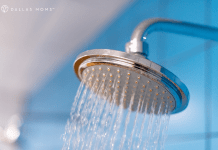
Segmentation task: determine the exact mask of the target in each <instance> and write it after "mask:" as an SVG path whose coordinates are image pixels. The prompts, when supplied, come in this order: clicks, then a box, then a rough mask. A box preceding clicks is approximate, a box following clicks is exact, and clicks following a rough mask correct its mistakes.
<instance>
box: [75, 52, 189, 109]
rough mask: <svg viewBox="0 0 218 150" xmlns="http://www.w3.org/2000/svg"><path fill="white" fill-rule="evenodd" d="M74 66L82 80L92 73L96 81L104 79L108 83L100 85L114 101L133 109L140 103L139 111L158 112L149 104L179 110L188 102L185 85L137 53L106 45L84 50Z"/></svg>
mask: <svg viewBox="0 0 218 150" xmlns="http://www.w3.org/2000/svg"><path fill="white" fill-rule="evenodd" d="M74 70H75V73H76V75H77V77H78V78H79V79H80V80H81V81H82V80H83V79H84V78H85V77H86V76H88V75H89V76H90V75H91V76H92V77H94V76H96V78H95V79H96V80H97V81H103V82H107V83H108V84H107V87H105V86H102V87H101V88H105V89H106V88H107V89H106V90H107V92H108V93H109V94H113V93H115V94H113V96H112V97H111V99H110V100H109V101H112V99H114V100H115V102H116V104H117V105H120V104H121V103H122V105H123V108H129V107H130V108H131V110H132V111H135V110H137V106H138V104H140V105H141V107H140V111H141V112H144V111H145V110H146V111H147V112H148V113H150V112H151V108H155V110H154V113H157V112H158V108H156V107H151V106H154V105H156V106H160V105H166V104H168V105H169V109H168V110H170V113H178V112H180V111H182V110H184V109H185V108H186V107H187V105H188V101H189V92H188V89H187V88H186V86H185V85H184V84H183V83H182V82H181V81H180V80H179V79H178V78H177V77H176V76H175V75H174V74H173V73H171V72H170V71H168V70H167V69H165V68H164V67H162V66H160V65H158V64H156V63H154V62H152V61H150V60H148V59H146V58H145V57H143V56H142V55H139V54H136V53H126V52H121V51H116V50H109V49H95V50H89V51H85V52H83V53H81V54H80V55H79V56H78V57H77V59H76V61H75V62H74ZM83 82H84V81H83ZM133 94H134V98H133V97H132V96H131V95H133ZM121 101H122V102H121ZM139 102H140V103H139ZM162 109H163V108H162ZM159 111H163V110H159Z"/></svg>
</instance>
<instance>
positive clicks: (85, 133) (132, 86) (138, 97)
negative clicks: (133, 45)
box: [62, 66, 172, 150]
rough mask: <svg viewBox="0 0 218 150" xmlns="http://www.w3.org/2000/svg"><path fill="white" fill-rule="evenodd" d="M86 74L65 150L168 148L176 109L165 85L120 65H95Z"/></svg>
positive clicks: (64, 137) (77, 97) (76, 98)
mask: <svg viewBox="0 0 218 150" xmlns="http://www.w3.org/2000/svg"><path fill="white" fill-rule="evenodd" d="M113 70H115V71H113ZM82 76H83V80H82V81H81V84H80V86H79V88H78V91H77V94H76V96H75V99H74V102H73V105H72V109H71V113H70V118H69V120H68V121H67V125H66V127H65V134H64V136H63V140H64V145H63V148H62V150H79V149H80V150H82V149H93V150H99V149H100V150H107V149H110V150H113V149H119V150H122V149H125V150H126V149H129V150H131V149H134V150H137V149H144V150H153V149H154V150H156V149H164V143H165V140H166V132H167V129H168V123H169V118H170V111H171V110H172V108H171V107H172V105H171V103H172V101H170V100H168V99H169V97H170V96H171V95H170V94H169V93H168V92H167V91H165V90H164V88H162V87H159V86H158V84H154V83H152V82H150V80H145V78H142V76H138V74H136V73H133V72H130V71H127V70H125V69H118V68H115V67H114V68H106V69H105V68H103V67H102V66H96V67H92V68H91V67H90V68H88V69H86V70H85V71H83V75H82ZM146 79H147V78H146ZM167 98H168V99H167Z"/></svg>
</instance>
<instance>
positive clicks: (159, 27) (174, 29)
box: [126, 18, 218, 57]
mask: <svg viewBox="0 0 218 150" xmlns="http://www.w3.org/2000/svg"><path fill="white" fill-rule="evenodd" d="M156 31H162V32H170V33H177V34H182V35H188V36H193V37H199V38H203V39H208V40H214V41H218V28H216V27H211V26H206V25H199V24H194V23H188V22H182V21H176V20H170V19H163V18H153V19H148V20H145V21H143V22H142V23H140V24H139V25H138V26H137V27H136V28H135V30H134V31H133V34H132V36H131V40H130V42H128V43H127V44H126V52H127V53H137V54H138V53H139V54H142V55H144V56H145V57H147V56H148V44H147V43H146V42H145V41H144V39H147V37H148V35H149V34H151V33H152V32H156Z"/></svg>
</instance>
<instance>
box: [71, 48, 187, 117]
mask: <svg viewBox="0 0 218 150" xmlns="http://www.w3.org/2000/svg"><path fill="white" fill-rule="evenodd" d="M100 57H102V58H107V59H108V58H114V59H115V58H119V59H122V60H125V61H131V62H134V63H136V64H140V65H142V66H144V67H146V68H149V69H151V70H153V71H155V72H156V73H157V74H159V75H162V76H163V77H165V78H166V80H167V82H172V83H171V85H172V84H174V85H175V86H176V87H177V89H178V91H179V92H180V94H181V97H182V98H176V102H177V104H178V106H176V107H177V109H176V110H175V111H173V112H172V113H178V112H180V111H182V110H184V109H185V108H186V107H187V105H188V102H189V91H188V89H187V87H186V86H185V84H183V83H182V82H181V81H180V80H179V78H178V77H177V76H175V75H174V74H173V73H172V72H170V71H168V70H167V69H165V68H164V67H162V66H160V65H158V64H156V63H154V62H152V61H150V60H148V59H146V58H144V57H143V56H141V55H134V54H131V53H126V52H122V51H117V50H111V49H94V50H88V51H85V52H83V53H81V54H80V55H79V56H78V57H77V58H76V61H75V62H74V70H75V73H76V75H77V77H78V78H79V79H80V80H81V72H79V66H80V65H81V64H82V63H83V62H84V61H85V60H87V59H89V58H100ZM128 67H129V66H128ZM168 88H170V87H168ZM170 90H171V91H174V89H170ZM173 96H174V97H176V96H177V97H178V95H177V93H176V94H173Z"/></svg>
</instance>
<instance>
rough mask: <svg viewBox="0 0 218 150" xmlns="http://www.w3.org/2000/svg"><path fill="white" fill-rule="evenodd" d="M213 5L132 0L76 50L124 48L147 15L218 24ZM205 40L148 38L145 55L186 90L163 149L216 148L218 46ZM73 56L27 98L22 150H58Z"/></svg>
mask: <svg viewBox="0 0 218 150" xmlns="http://www.w3.org/2000/svg"><path fill="white" fill-rule="evenodd" d="M217 6H218V2H216V1H215V0H214V1H212V2H210V1H208V2H207V1H199V0H192V1H190V0H183V1H172V0H159V1H157V0H146V1H145V0H143V1H142V0H141V1H137V2H135V3H134V4H133V5H132V6H131V7H129V8H128V9H126V10H125V12H123V13H122V14H120V16H117V17H116V18H115V19H114V21H113V22H111V24H109V25H108V27H107V28H106V29H105V30H104V31H103V32H102V33H101V34H100V35H96V39H95V40H94V41H93V42H92V43H90V44H88V45H87V44H86V45H85V46H84V47H83V48H81V49H80V50H79V52H82V51H85V50H88V49H98V48H107V49H115V50H121V51H124V46H125V43H126V42H128V41H129V39H130V36H131V33H132V31H133V30H134V28H135V27H136V25H137V24H138V23H140V22H141V21H143V20H144V19H148V18H152V17H166V18H170V19H176V20H181V21H188V22H193V23H199V24H208V25H213V26H218V19H217V18H218V17H217V15H218V12H217V10H218V9H217ZM210 10H211V11H210ZM210 18H211V19H210ZM205 42H206V41H205V40H202V39H197V38H193V37H187V36H181V35H175V34H168V33H167V34H166V33H153V34H151V35H150V36H149V38H148V43H149V47H150V48H149V49H150V55H149V59H150V60H152V61H154V62H156V63H159V64H161V65H163V66H164V67H166V68H167V69H169V70H170V71H172V72H173V73H174V74H176V75H177V76H178V77H179V78H180V79H181V80H182V81H183V82H184V83H185V84H186V86H187V87H188V89H189V92H190V103H189V106H188V108H187V109H186V110H185V111H183V112H181V113H179V114H176V115H173V116H171V120H170V125H169V131H168V133H169V136H168V140H167V142H166V146H165V147H166V150H171V149H172V150H175V149H176V150H184V149H186V150H189V149H190V150H193V149H198V150H203V149H208V150H209V149H212V150H216V149H217V146H218V139H217V138H218V109H217V108H218V101H217V99H216V97H218V94H217V93H218V92H217V91H218V86H217V85H218V78H217V76H218V68H217V67H218V65H217V64H218V60H217V59H216V57H218V50H217V46H216V45H217V44H216V43H214V42H211V48H209V47H206V48H205V45H204V43H205ZM205 51H206V52H205ZM75 58H76V56H74V57H73V58H72V59H71V61H69V62H68V63H67V64H66V65H65V66H64V67H63V68H62V69H61V70H60V72H59V73H58V74H56V75H55V76H53V77H52V79H51V80H50V81H49V83H47V84H46V85H45V86H44V87H43V88H42V89H40V90H39V91H37V92H36V93H33V94H32V95H31V96H30V100H29V101H28V103H27V109H26V112H25V120H24V121H25V124H24V126H23V129H22V130H23V133H22V136H21V138H20V143H21V145H22V147H23V149H27V150H30V149H31V150H35V149H36V150H38V149H40V150H43V149H45V150H48V149H52V150H55V149H61V147H62V144H63V143H62V140H61V134H63V133H64V127H65V124H66V121H67V118H68V117H69V113H70V108H71V105H72V102H73V99H74V96H75V93H76V91H77V87H78V85H79V81H78V79H77V78H76V76H75V74H74V72H73V69H72V64H73V62H74V60H75ZM205 93H206V94H205ZM206 132H210V133H211V134H210V136H209V138H205V133H206Z"/></svg>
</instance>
